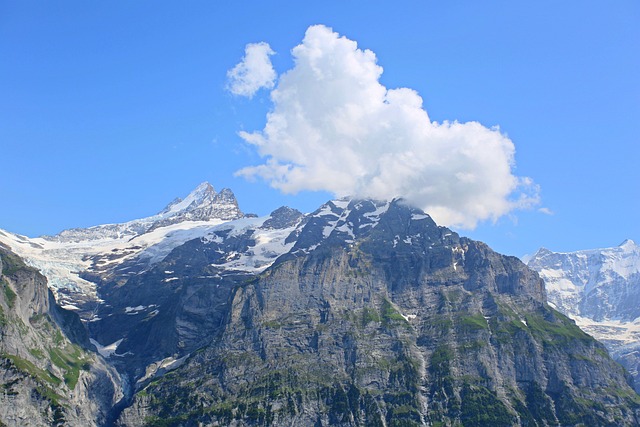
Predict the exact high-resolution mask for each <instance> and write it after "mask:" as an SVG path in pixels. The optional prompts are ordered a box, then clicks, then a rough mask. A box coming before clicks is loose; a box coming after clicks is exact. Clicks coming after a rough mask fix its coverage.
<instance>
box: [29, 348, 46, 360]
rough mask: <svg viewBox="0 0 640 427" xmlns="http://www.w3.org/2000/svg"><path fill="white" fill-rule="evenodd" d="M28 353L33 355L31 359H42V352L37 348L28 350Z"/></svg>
mask: <svg viewBox="0 0 640 427" xmlns="http://www.w3.org/2000/svg"><path fill="white" fill-rule="evenodd" d="M29 353H31V355H33V357H35V358H36V359H39V360H42V359H44V352H43V351H42V350H40V349H38V348H30V349H29Z"/></svg>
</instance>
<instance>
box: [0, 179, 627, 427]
mask: <svg viewBox="0 0 640 427" xmlns="http://www.w3.org/2000/svg"><path fill="white" fill-rule="evenodd" d="M218 207H219V208H220V209H217V208H218ZM210 208H212V209H210ZM214 211H215V212H217V213H216V215H218V217H216V218H213V217H212V216H210V215H212V212H214ZM162 212H165V214H164V215H165V216H164V217H163V218H161V219H160V220H158V219H157V218H156V219H155V220H153V221H147V222H146V224H147V225H148V224H151V225H150V226H149V227H148V228H146V231H144V232H143V233H142V234H137V235H135V236H133V237H131V236H129V235H126V236H124V235H122V233H121V234H120V235H118V237H117V238H111V237H106V238H105V237H104V236H101V237H99V238H98V239H97V240H90V239H89V240H78V239H76V240H74V239H67V240H66V241H63V240H60V241H49V240H45V239H42V238H36V239H28V238H24V237H21V236H17V235H15V234H12V233H8V232H6V233H5V232H0V242H8V244H9V246H12V248H17V252H19V250H22V251H23V252H22V254H24V255H26V257H27V258H29V257H31V258H29V263H30V264H32V265H34V266H36V267H38V266H39V267H40V268H42V269H43V271H44V272H46V274H47V275H48V276H50V286H51V287H52V289H54V290H56V291H57V295H56V296H58V295H60V296H61V297H62V301H63V303H64V304H65V306H67V307H73V309H74V311H76V312H77V313H79V314H80V315H81V317H82V319H83V321H84V325H85V326H86V327H87V328H88V330H89V333H90V337H91V343H92V344H95V345H96V347H97V350H98V352H99V353H100V354H101V355H102V356H103V357H104V359H105V360H106V361H108V362H109V363H110V364H111V365H112V366H114V367H116V368H117V370H118V372H119V374H120V376H121V378H122V379H121V381H122V383H123V384H126V385H128V386H127V387H125V388H123V390H124V391H125V393H126V394H125V396H124V398H123V399H122V400H121V403H120V404H119V405H117V406H114V408H113V409H112V411H111V412H110V413H109V416H108V418H109V422H108V424H109V425H110V424H111V423H115V424H117V425H122V426H124V425H127V426H135V425H154V423H160V424H162V423H164V424H167V423H169V424H170V423H174V424H175V425H190V423H191V424H194V423H196V424H197V423H202V424H205V425H237V426H240V425H265V424H268V425H273V424H291V423H293V424H296V423H297V425H344V426H360V425H387V426H391V425H425V424H427V425H429V424H431V425H453V424H456V423H458V424H464V425H467V426H468V425H487V423H493V425H514V424H519V425H558V424H563V425H574V424H577V423H579V422H583V423H587V424H594V423H595V424H597V425H614V424H615V423H617V424H615V425H635V424H634V423H637V422H638V415H639V414H638V410H639V409H638V408H639V407H640V400H639V398H638V396H637V395H636V394H635V393H634V392H633V391H632V390H631V389H630V387H629V381H628V380H629V379H628V377H627V374H626V373H625V372H624V371H623V370H622V368H621V367H620V366H619V365H616V364H614V363H613V362H612V361H611V360H610V359H609V357H608V355H607V353H606V351H605V350H604V347H602V345H601V344H599V343H597V342H596V341H594V340H593V339H591V338H590V337H589V336H588V335H586V334H585V333H583V332H582V331H581V330H580V329H578V328H577V327H576V325H575V323H574V322H572V321H571V320H569V319H568V318H566V317H565V316H563V315H562V314H560V313H558V312H557V311H555V310H554V309H552V308H551V307H549V306H548V305H547V304H546V298H547V295H546V291H545V287H544V283H543V282H542V280H541V279H540V277H539V276H538V274H537V273H535V272H534V271H533V270H531V269H529V268H527V267H526V266H525V265H524V264H522V263H521V262H520V260H518V259H517V258H515V257H509V256H504V255H500V254H497V253H496V252H494V251H492V250H491V249H490V248H489V247H488V246H487V245H486V244H484V243H482V242H477V241H473V240H471V239H468V238H465V237H460V236H459V235H458V234H457V233H455V232H453V231H452V230H449V229H448V228H446V227H440V226H438V225H437V224H436V223H435V222H434V221H433V220H432V219H431V217H430V216H429V215H428V214H426V213H424V212H423V211H421V210H419V209H415V208H413V207H411V206H409V205H407V204H406V203H405V202H404V201H403V200H402V199H394V200H391V201H376V200H369V199H363V200H360V199H350V198H343V199H338V200H331V201H328V202H326V203H324V204H323V205H321V206H320V207H319V208H318V209H317V210H315V211H314V212H312V213H309V214H302V213H301V212H299V211H296V210H295V209H291V208H288V207H282V208H279V209H276V210H274V211H273V212H271V214H270V215H268V216H264V217H260V218H258V217H255V216H252V215H244V214H242V215H241V214H240V213H238V212H240V211H239V208H238V206H237V201H236V200H235V196H233V193H232V192H231V191H230V190H228V191H227V190H224V189H223V190H222V191H220V193H216V192H215V190H214V189H213V187H212V186H211V185H210V184H208V183H203V184H202V185H201V186H199V187H198V188H197V189H196V190H194V191H193V192H192V193H190V195H189V196H187V197H186V198H185V199H184V200H180V201H177V200H175V201H174V202H172V203H170V204H169V205H167V207H166V208H165V209H164V210H163V211H162ZM227 215H231V216H227ZM150 218H151V217H150ZM198 218H200V219H203V218H204V219H205V220H197V219H198ZM225 218H232V219H225ZM167 219H169V220H175V222H171V221H168V222H165V223H162V222H161V221H163V220H167ZM194 219H196V220H194ZM124 224H130V223H124ZM153 224H157V226H156V227H155V228H154V227H153ZM125 228H126V227H125ZM125 228H123V230H125ZM141 228H142V227H141ZM128 230H129V231H131V232H134V231H135V230H134V229H133V227H129V229H128ZM111 231H113V230H110V231H109V232H111ZM56 257H57V258H56ZM65 280H67V281H68V282H65ZM73 286H76V288H73ZM630 390H631V391H630ZM603 396H607V398H606V399H605V398H603ZM485 407H489V408H490V409H491V410H490V411H489V412H486V411H485V410H484V408H485ZM194 408H198V409H194ZM439 423H440V424H439ZM483 423H484V424H483Z"/></svg>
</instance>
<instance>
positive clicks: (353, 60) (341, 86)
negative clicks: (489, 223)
mask: <svg viewBox="0 0 640 427" xmlns="http://www.w3.org/2000/svg"><path fill="white" fill-rule="evenodd" d="M292 55H293V58H294V60H295V65H294V67H293V68H292V69H290V70H289V71H287V72H286V73H284V74H282V75H281V76H280V79H279V82H278V85H277V87H276V88H275V89H274V90H273V91H272V92H271V99H272V102H273V109H272V111H271V112H270V113H269V114H268V115H267V123H266V125H265V128H264V129H263V130H262V131H259V132H253V133H248V132H240V136H241V137H242V138H244V140H245V141H247V142H248V143H249V144H252V145H254V146H255V147H256V148H257V150H258V153H259V154H260V155H261V156H263V157H265V158H266V160H265V162H264V163H263V164H261V165H258V166H251V167H246V168H244V169H242V170H240V171H238V172H237V174H238V175H241V176H244V177H247V178H252V177H260V178H263V179H265V180H267V181H268V182H269V183H270V184H271V185H272V186H273V187H275V188H277V189H280V190H281V191H283V192H285V193H296V192H298V191H301V190H327V191H330V192H333V193H334V194H335V195H337V196H345V195H351V196H356V197H372V198H378V199H390V198H393V197H398V196H402V197H404V198H405V199H406V200H407V201H408V202H410V203H412V204H414V205H417V206H419V207H421V208H423V209H424V210H425V211H426V212H428V213H430V214H431V215H432V216H433V217H434V219H435V220H436V221H437V222H438V223H439V224H443V225H449V226H459V227H463V228H473V227H475V226H476V224H477V223H478V221H483V220H487V219H491V220H496V219H497V218H498V217H500V216H502V215H505V214H507V213H509V212H511V211H513V210H514V209H518V208H525V207H531V206H533V205H535V204H537V203H538V195H537V186H536V185H535V184H534V183H533V182H532V181H531V180H530V179H528V178H520V177H517V176H515V175H514V174H513V173H512V169H513V167H514V152H515V148H514V145H513V143H512V141H511V140H510V139H509V138H508V137H507V136H505V135H504V134H502V133H501V132H500V131H499V129H497V128H492V129H489V128H486V127H484V126H483V125H481V124H480V123H477V122H468V123H458V122H444V123H437V122H431V121H430V119H429V116H428V114H427V112H426V111H425V110H424V109H423V108H422V98H421V97H420V96H419V95H418V93H417V92H416V91H414V90H412V89H408V88H399V89H388V88H386V87H385V86H383V85H382V84H381V83H380V81H379V78H380V75H381V74H382V67H380V66H379V65H378V64H377V60H376V56H375V54H374V53H373V52H372V51H370V50H362V49H359V48H358V46H357V43H356V42H355V41H352V40H349V39H347V38H345V37H341V36H339V35H338V34H337V33H335V32H333V30H332V29H330V28H327V27H325V26H322V25H316V26H312V27H309V29H308V30H307V32H306V34H305V37H304V40H303V41H302V43H301V44H300V45H298V46H296V47H295V48H294V49H293V50H292Z"/></svg>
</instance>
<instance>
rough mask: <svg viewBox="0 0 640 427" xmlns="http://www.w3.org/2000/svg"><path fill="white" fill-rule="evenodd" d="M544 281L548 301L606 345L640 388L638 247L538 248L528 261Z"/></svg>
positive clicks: (629, 242)
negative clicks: (565, 251)
mask: <svg viewBox="0 0 640 427" xmlns="http://www.w3.org/2000/svg"><path fill="white" fill-rule="evenodd" d="M528 265H529V267H531V268H533V269H535V270H537V271H538V272H539V273H540V276H541V277H542V278H543V279H544V280H545V282H546V287H547V292H548V294H549V301H550V302H551V303H552V304H553V305H554V306H555V307H557V309H558V310H560V311H561V312H563V313H565V314H566V315H568V316H570V317H572V318H573V319H575V320H576V322H577V323H578V325H580V327H581V328H582V329H584V330H585V331H587V332H588V333H590V334H591V335H593V336H594V337H596V338H597V339H599V340H600V341H602V342H603V343H605V345H606V346H607V348H608V349H609V351H610V352H611V354H612V355H613V357H614V358H615V359H616V360H618V361H619V362H620V363H622V365H624V366H625V367H626V368H627V369H628V370H629V372H630V373H631V374H632V375H633V377H634V379H635V384H636V390H638V391H640V372H639V371H640V247H638V245H636V243H635V242H633V241H632V240H625V241H624V242H623V243H622V244H621V245H620V246H617V247H614V248H606V249H592V250H582V251H577V252H568V253H561V252H552V251H550V250H548V249H544V248H543V249H540V250H539V251H538V252H537V253H536V254H535V255H534V256H533V257H532V258H531V259H530V260H529V262H528Z"/></svg>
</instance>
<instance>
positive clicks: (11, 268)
mask: <svg viewBox="0 0 640 427" xmlns="http://www.w3.org/2000/svg"><path fill="white" fill-rule="evenodd" d="M0 259H1V260H2V274H4V275H5V276H11V275H13V274H15V273H16V272H17V271H18V270H23V269H29V267H27V265H26V264H25V263H24V262H23V261H22V260H21V259H20V258H19V257H18V256H17V255H14V254H13V253H11V252H5V251H3V250H0Z"/></svg>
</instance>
